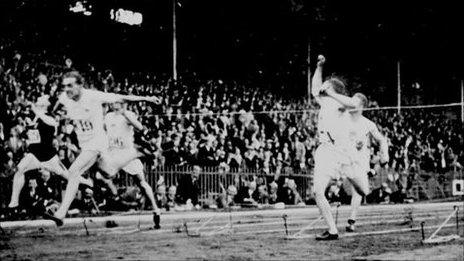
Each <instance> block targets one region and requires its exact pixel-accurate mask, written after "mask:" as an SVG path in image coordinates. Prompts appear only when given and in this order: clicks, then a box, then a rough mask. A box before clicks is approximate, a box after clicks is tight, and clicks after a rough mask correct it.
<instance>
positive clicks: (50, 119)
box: [31, 104, 58, 128]
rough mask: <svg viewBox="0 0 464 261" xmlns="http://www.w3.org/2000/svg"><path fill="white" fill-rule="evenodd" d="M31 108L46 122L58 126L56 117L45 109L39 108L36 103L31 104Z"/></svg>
mask: <svg viewBox="0 0 464 261" xmlns="http://www.w3.org/2000/svg"><path fill="white" fill-rule="evenodd" d="M31 110H32V112H34V114H35V115H36V116H37V117H38V118H39V119H41V120H42V121H43V122H44V123H45V124H47V125H48V126H52V127H55V128H56V127H58V122H56V121H55V119H54V118H52V117H50V116H48V115H46V114H45V111H41V110H37V108H36V107H35V105H34V104H31Z"/></svg>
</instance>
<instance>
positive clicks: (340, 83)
mask: <svg viewBox="0 0 464 261" xmlns="http://www.w3.org/2000/svg"><path fill="white" fill-rule="evenodd" d="M326 81H327V82H329V83H330V84H331V85H332V87H333V89H334V91H335V92H336V93H339V94H343V95H347V90H346V84H345V81H344V80H342V79H341V78H340V77H337V76H331V77H330V78H328V79H327V80H326Z"/></svg>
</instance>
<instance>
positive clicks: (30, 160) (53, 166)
mask: <svg viewBox="0 0 464 261" xmlns="http://www.w3.org/2000/svg"><path fill="white" fill-rule="evenodd" d="M21 168H22V171H23V172H28V171H30V170H36V169H45V170H48V171H50V172H53V173H55V174H58V175H65V174H64V173H65V171H66V167H65V166H64V165H63V163H61V161H60V158H59V157H58V155H55V156H53V158H51V159H50V160H48V161H43V162H41V161H39V160H38V159H37V157H36V156H34V155H33V154H32V153H26V155H24V158H22V159H21V161H20V162H19V164H18V169H21Z"/></svg>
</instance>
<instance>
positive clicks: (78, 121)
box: [47, 71, 160, 226]
mask: <svg viewBox="0 0 464 261" xmlns="http://www.w3.org/2000/svg"><path fill="white" fill-rule="evenodd" d="M62 84H63V86H64V92H63V93H62V94H61V95H60V97H59V99H58V102H57V104H56V106H55V110H56V109H57V107H58V105H60V104H61V105H63V106H64V109H65V110H66V112H67V116H68V117H69V118H70V119H71V120H72V121H73V124H74V126H75V130H76V134H77V138H78V141H79V145H80V147H81V153H80V154H79V156H78V157H77V158H76V160H75V161H74V162H73V163H72V165H71V166H70V168H69V170H68V171H69V175H68V184H67V186H66V191H65V194H64V197H63V201H62V203H61V206H60V208H59V209H58V210H57V211H56V212H55V213H54V214H53V215H48V216H47V217H48V218H50V219H52V220H53V221H55V222H56V224H57V225H58V226H62V225H63V220H64V218H65V217H66V213H67V212H68V209H69V206H70V205H71V202H72V201H73V200H74V198H75V196H76V193H77V190H78V186H79V177H80V176H81V175H82V174H83V173H84V172H85V171H86V170H88V169H89V168H90V167H91V166H92V165H94V164H95V163H96V162H97V160H99V158H103V159H104V161H105V164H99V166H100V169H101V170H102V171H103V172H104V173H106V174H108V175H110V176H111V175H114V174H115V173H116V172H118V171H119V170H120V169H122V168H123V167H125V166H126V165H127V164H128V163H129V162H131V161H133V160H134V159H136V158H138V157H139V156H140V153H139V152H138V151H136V150H130V151H128V152H127V153H126V155H125V157H124V158H118V159H111V158H109V157H108V156H107V154H106V152H107V150H108V146H109V144H108V139H107V134H106V133H105V130H104V126H103V124H104V119H103V104H104V103H115V102H119V101H147V102H153V103H156V104H159V103H160V99H159V98H158V97H142V96H135V95H120V94H115V93H106V92H101V91H96V90H89V89H86V88H84V84H85V82H84V78H83V77H82V76H81V75H80V74H79V72H77V71H72V72H68V73H65V74H64V75H63V77H62ZM154 216H155V217H154V220H157V221H159V214H158V212H157V211H156V210H155V213H154ZM156 216H158V218H156ZM155 226H157V224H155ZM158 226H159V224H158Z"/></svg>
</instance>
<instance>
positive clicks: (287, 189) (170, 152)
mask: <svg viewBox="0 0 464 261" xmlns="http://www.w3.org/2000/svg"><path fill="white" fill-rule="evenodd" d="M0 46H1V48H0V143H1V144H2V146H1V147H0V150H1V152H0V159H1V161H0V162H1V164H2V166H0V168H1V171H0V180H1V186H2V190H1V193H0V197H1V198H0V204H1V207H2V208H4V207H5V206H6V204H7V202H8V200H9V190H8V189H7V188H8V186H10V185H11V184H10V183H11V180H12V176H13V174H14V172H15V169H16V166H17V164H18V162H19V160H20V159H21V158H22V157H23V155H24V153H25V152H27V146H26V143H25V141H24V133H23V132H24V130H25V126H26V125H27V124H28V122H29V120H30V119H31V117H32V112H31V110H30V108H29V107H28V106H27V102H33V101H35V100H36V99H37V97H39V96H41V95H43V94H48V95H50V97H51V100H52V103H53V101H56V99H57V95H58V94H59V92H60V89H61V86H60V79H61V78H60V77H61V75H62V74H63V72H65V71H70V70H74V68H75V67H76V66H75V65H74V64H73V61H72V60H71V59H69V58H66V57H54V56H53V55H50V54H47V53H46V52H42V53H21V52H18V51H16V50H14V45H12V44H11V43H10V42H0ZM79 69H80V70H79V71H80V72H82V73H83V75H84V76H85V78H86V81H87V85H88V88H94V89H98V90H102V91H107V92H116V93H125V94H134V95H149V96H152V95H157V96H159V97H161V98H162V103H161V104H160V105H153V106H152V105H148V104H145V103H142V102H141V103H132V104H129V105H128V110H131V111H134V112H135V113H136V114H137V115H138V117H139V119H140V120H141V122H142V123H143V125H144V126H145V127H146V128H147V131H146V132H145V133H144V137H147V139H148V142H149V144H150V146H151V147H152V151H153V154H154V155H153V159H152V160H150V162H147V165H148V166H150V167H151V168H152V169H153V170H156V169H162V168H166V167H189V166H196V167H195V169H196V171H200V172H201V169H206V168H215V169H218V170H220V171H222V172H239V171H241V170H244V169H248V170H254V171H255V172H256V173H259V174H261V175H267V174H273V175H277V176H279V175H281V174H285V175H288V174H289V175H291V174H294V173H299V174H306V175H309V173H310V170H311V169H312V166H313V157H312V155H313V152H314V150H315V148H316V146H317V140H318V137H317V130H316V127H315V126H316V119H317V105H316V104H315V103H311V102H307V101H305V100H304V99H302V98H297V97H291V95H283V94H279V93H273V92H272V91H271V90H268V89H266V88H261V87H257V86H255V85H254V84H253V83H250V82H247V83H238V82H227V81H222V80H218V79H216V80H202V79H201V77H198V76H196V75H194V74H191V75H187V76H184V77H183V78H181V79H180V80H178V81H177V82H174V81H172V80H170V79H169V78H168V77H164V76H159V75H154V74H150V73H131V74H120V75H116V74H114V73H113V72H112V71H111V70H99V69H96V68H95V67H93V66H90V65H86V66H82V67H80V68H79ZM371 105H372V106H376V104H375V103H371ZM109 109H110V108H109V106H108V108H107V110H109ZM366 116H367V117H368V118H370V119H371V120H373V121H374V122H375V123H377V125H378V126H379V129H380V130H381V132H382V133H383V134H384V135H385V136H386V137H387V138H388V141H389V145H390V162H389V164H388V166H389V168H391V169H393V170H395V171H396V173H408V174H410V173H412V174H411V175H413V174H414V173H418V172H419V170H424V171H429V172H436V173H445V172H447V171H449V170H452V169H462V165H463V164H464V137H463V129H462V124H461V123H459V121H457V120H455V119H453V118H452V117H450V115H449V114H446V113H445V110H429V109H423V110H405V111H403V112H402V113H401V114H398V113H397V112H396V111H390V110H377V111H370V112H366ZM56 119H57V121H58V122H60V127H59V128H58V130H57V134H56V139H55V140H54V146H55V148H56V149H57V151H58V155H59V157H60V159H61V160H62V162H63V163H64V165H65V166H66V167H69V166H70V164H71V163H72V162H73V161H74V159H75V158H76V156H77V155H78V153H79V144H78V143H77V139H76V135H75V133H74V131H73V126H72V124H71V123H70V122H68V121H66V120H64V119H63V118H61V117H60V116H59V115H57V116H56ZM378 153H379V152H378V150H377V149H376V147H375V146H372V162H371V163H372V164H371V165H372V169H373V170H372V172H376V171H378V170H379V163H378V161H379V155H378ZM31 177H33V178H30V179H29V182H28V183H26V184H27V189H25V190H26V191H27V193H26V194H25V195H24V196H23V198H24V199H25V202H34V200H32V199H33V198H34V197H37V195H41V196H40V197H46V198H47V200H53V201H59V199H60V195H58V194H57V193H56V191H57V190H58V187H61V185H60V184H61V183H60V182H62V181H61V180H59V178H56V179H58V180H55V178H52V181H50V179H51V178H50V173H46V171H38V172H37V173H36V174H34V175H31ZM398 179H399V178H398V177H393V180H398ZM406 183H408V182H406ZM177 185H178V186H177V187H176V186H171V187H166V184H165V183H164V182H163V180H161V181H158V183H157V187H156V194H157V195H156V196H157V198H158V200H159V202H160V204H162V205H163V206H165V207H166V208H170V207H171V208H172V207H175V202H181V203H182V204H187V205H191V206H193V207H195V206H196V205H198V199H197V197H196V196H195V195H194V196H188V195H185V194H186V193H194V191H196V190H198V189H199V188H198V181H197V178H195V175H192V177H189V180H185V181H179V182H178V184H177ZM296 186H297V184H295V182H294V180H293V179H278V178H276V179H275V181H274V180H271V181H270V182H267V181H263V180H262V179H260V178H253V179H249V180H246V181H237V182H236V183H235V184H234V185H230V186H228V187H224V186H222V191H223V192H222V193H220V195H219V196H218V198H217V205H218V206H230V205H233V204H237V203H241V204H255V203H258V202H259V203H270V204H272V203H277V202H284V201H285V202H286V203H288V204H298V203H301V202H305V201H306V199H302V198H301V196H300V195H299V193H297V192H296V190H295V187H296ZM404 186H405V187H407V186H408V185H407V184H406V185H404ZM131 189H132V188H131ZM192 189H193V192H192ZM334 190H337V189H336V188H334ZM93 193H103V194H104V193H106V192H105V191H100V192H96V191H88V190H84V191H82V193H81V194H82V195H80V196H79V197H78V200H77V201H76V205H78V206H79V207H78V208H80V209H83V208H85V207H84V206H86V205H92V204H103V205H105V204H108V205H109V203H108V202H96V203H94V202H91V200H88V199H89V198H92V197H93ZM197 194H198V193H197ZM119 195H120V196H118V202H127V204H122V205H124V206H125V207H127V208H130V205H131V204H130V202H137V201H138V200H140V198H141V197H140V191H137V189H135V188H134V189H133V190H130V189H129V188H126V189H125V190H124V191H123V192H121V193H120V194H119ZM102 198H104V197H102ZM121 198H124V199H121ZM86 199H87V200H86ZM282 199H285V200H282ZM189 200H190V201H189ZM27 204H29V203H27ZM31 204H32V203H31ZM103 205H101V206H103ZM119 206H121V204H119Z"/></svg>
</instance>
